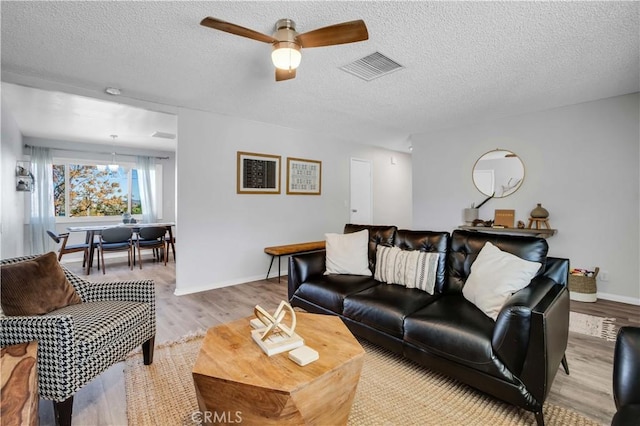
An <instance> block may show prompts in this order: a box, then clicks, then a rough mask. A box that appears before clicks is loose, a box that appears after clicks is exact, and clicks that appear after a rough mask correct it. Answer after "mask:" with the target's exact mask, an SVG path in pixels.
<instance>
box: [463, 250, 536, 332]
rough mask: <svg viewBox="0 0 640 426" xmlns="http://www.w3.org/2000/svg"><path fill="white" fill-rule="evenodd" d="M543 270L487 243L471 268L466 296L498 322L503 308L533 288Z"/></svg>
mask: <svg viewBox="0 0 640 426" xmlns="http://www.w3.org/2000/svg"><path fill="white" fill-rule="evenodd" d="M540 266H542V264H541V263H538V262H530V261H528V260H524V259H521V258H519V257H518V256H515V255H513V254H511V253H507V252H504V251H502V250H500V249H499V248H498V247H496V246H494V245H493V244H491V243H490V242H486V243H485V245H484V247H482V250H480V253H479V254H478V257H477V258H476V260H475V261H474V262H473V263H472V264H471V273H470V274H469V277H468V278H467V281H466V283H465V284H464V287H463V288H462V294H463V295H464V297H465V299H467V300H468V301H469V302H471V303H473V304H474V305H476V306H477V307H478V308H480V310H482V312H484V313H485V315H487V316H488V317H489V318H492V319H493V320H494V321H495V320H496V318H498V314H499V313H500V309H502V305H504V303H505V302H506V301H507V299H508V298H509V297H510V296H511V295H512V294H513V293H515V292H517V291H518V290H521V289H523V288H525V287H526V286H528V285H529V283H530V282H531V280H532V279H533V277H535V276H536V272H538V270H539V269H540Z"/></svg>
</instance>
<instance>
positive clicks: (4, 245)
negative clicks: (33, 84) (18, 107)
mask: <svg viewBox="0 0 640 426" xmlns="http://www.w3.org/2000/svg"><path fill="white" fill-rule="evenodd" d="M1 127H2V139H0V188H2V196H1V197H0V221H1V226H0V239H1V240H2V241H1V242H0V259H6V258H10V257H16V256H21V255H23V254H24V253H25V251H24V244H23V241H24V227H23V222H24V199H25V198H28V197H29V196H30V195H31V193H30V192H18V191H16V179H15V176H16V161H19V160H24V159H25V158H24V157H23V156H22V134H21V133H20V130H19V129H18V123H16V121H15V119H14V118H13V116H12V115H11V113H10V112H9V109H8V108H6V105H5V103H4V100H3V101H2V126H1Z"/></svg>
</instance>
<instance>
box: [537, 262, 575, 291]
mask: <svg viewBox="0 0 640 426" xmlns="http://www.w3.org/2000/svg"><path fill="white" fill-rule="evenodd" d="M542 275H544V276H545V277H548V278H551V279H552V280H553V281H555V282H556V283H558V284H560V285H563V286H565V287H566V286H567V285H568V283H569V259H562V258H559V257H547V261H546V263H545V268H544V272H543V273H542Z"/></svg>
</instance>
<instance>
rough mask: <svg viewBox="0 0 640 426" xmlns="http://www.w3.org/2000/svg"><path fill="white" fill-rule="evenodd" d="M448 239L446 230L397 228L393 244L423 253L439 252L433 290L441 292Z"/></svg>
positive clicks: (402, 248) (445, 267) (403, 248)
mask: <svg viewBox="0 0 640 426" xmlns="http://www.w3.org/2000/svg"><path fill="white" fill-rule="evenodd" d="M449 239H450V235H449V233H448V232H436V231H412V230H409V229H398V231H397V232H396V239H395V242H394V244H395V246H396V247H399V248H400V249H401V250H418V251H421V252H425V253H438V254H439V258H438V269H437V272H436V283H435V289H434V290H435V291H436V292H438V293H441V292H442V289H443V287H444V283H445V276H446V270H447V248H448V247H449Z"/></svg>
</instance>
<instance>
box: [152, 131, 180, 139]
mask: <svg viewBox="0 0 640 426" xmlns="http://www.w3.org/2000/svg"><path fill="white" fill-rule="evenodd" d="M151 137H152V138H163V139H175V138H176V135H174V134H173V133H165V132H154V133H153V134H152V135H151Z"/></svg>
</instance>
